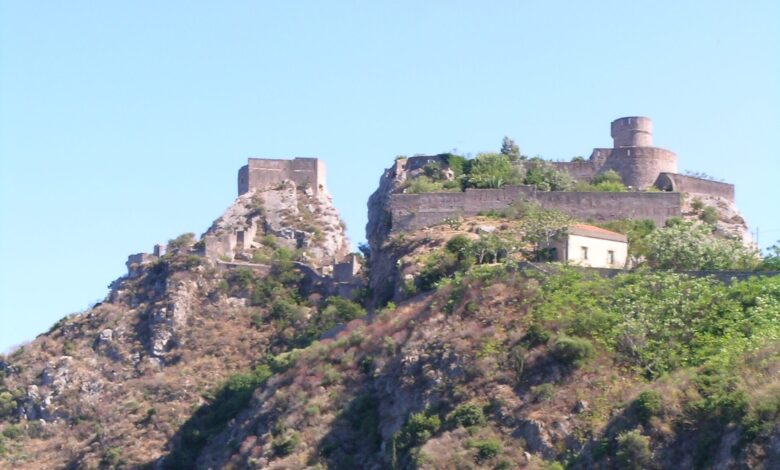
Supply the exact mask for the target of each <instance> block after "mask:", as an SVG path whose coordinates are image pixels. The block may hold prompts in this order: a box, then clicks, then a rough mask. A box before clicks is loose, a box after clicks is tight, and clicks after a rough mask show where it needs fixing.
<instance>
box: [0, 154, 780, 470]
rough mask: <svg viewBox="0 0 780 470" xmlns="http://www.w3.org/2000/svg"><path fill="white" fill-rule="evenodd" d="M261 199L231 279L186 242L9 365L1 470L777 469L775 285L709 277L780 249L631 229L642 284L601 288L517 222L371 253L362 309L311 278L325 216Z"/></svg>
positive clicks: (543, 229) (485, 220) (518, 212)
mask: <svg viewBox="0 0 780 470" xmlns="http://www.w3.org/2000/svg"><path fill="white" fill-rule="evenodd" d="M509 147H510V149H509V150H511V146H509ZM518 153H519V151H518ZM507 158H508V156H507ZM518 158H519V157H518ZM529 172H530V170H529ZM468 174H469V175H477V174H479V170H475V169H474V168H472V169H470V170H469V173H468ZM528 174H529V173H526V174H525V176H524V177H527V176H528ZM607 183H609V182H608V181H607ZM613 183H614V182H613ZM595 184H600V183H595ZM610 184H611V183H610ZM255 196H256V195H246V196H242V198H239V200H237V202H236V204H234V206H232V207H231V208H229V209H228V211H227V212H226V214H225V215H224V216H223V217H222V218H220V219H218V221H217V222H215V224H214V225H213V226H212V229H210V231H212V233H229V232H230V230H233V229H234V228H235V226H242V227H243V226H245V225H246V223H247V221H254V222H256V223H257V226H258V227H262V230H260V231H259V232H258V233H257V236H256V239H255V240H253V243H252V244H251V247H250V248H245V249H243V251H241V252H240V253H239V254H240V258H236V259H238V260H239V261H238V262H227V261H225V260H214V259H209V258H206V257H204V256H202V251H201V249H200V248H202V247H199V243H196V242H195V239H194V237H193V236H191V235H184V236H181V237H178V238H176V239H174V240H171V242H170V243H169V244H168V253H167V254H166V255H165V256H162V257H161V258H159V259H155V260H154V261H153V262H150V263H148V264H144V265H141V266H136V267H135V268H134V271H133V273H134V274H133V275H128V276H126V277H123V278H121V279H119V280H117V281H115V282H114V283H113V284H112V291H111V294H110V295H109V297H108V298H107V299H106V300H105V301H104V302H102V303H101V304H99V305H96V306H95V307H94V308H92V309H90V310H88V311H86V312H83V313H81V314H77V315H72V316H68V317H65V318H63V319H62V320H61V321H60V322H58V323H57V324H56V325H54V326H53V327H52V328H51V330H50V331H48V332H46V333H44V334H42V335H41V336H39V337H38V338H36V339H35V340H34V341H32V342H31V343H29V344H27V345H25V346H24V347H22V348H19V349H18V350H16V351H15V352H13V353H12V354H10V355H8V356H7V357H0V467H1V468H15V469H41V468H43V469H82V468H83V469H193V468H196V469H216V468H225V469H231V468H232V469H243V468H249V469H255V468H257V469H259V468H278V469H282V468H292V469H297V468H311V469H322V468H332V469H350V468H361V469H362V468H366V469H386V468H389V469H415V468H418V469H472V468H473V469H477V468H480V469H514V468H530V469H534V468H540V469H561V468H571V469H590V468H604V469H612V468H614V469H625V468H638V469H639V468H642V469H644V468H651V469H652V468H659V469H660V468H664V469H666V468H668V469H672V468H701V469H704V468H718V469H730V468H765V469H771V468H779V467H780V277H777V276H765V277H762V276H754V277H750V278H748V279H746V280H742V281H737V280H735V279H734V280H729V279H726V281H728V282H723V280H716V278H714V277H709V276H707V275H706V273H702V272H699V271H701V270H725V269H729V270H731V269H743V270H744V269H751V270H761V269H764V270H767V273H769V270H771V269H776V266H777V254H778V251H777V250H775V251H774V252H773V253H774V254H772V253H770V256H768V257H766V259H764V260H763V261H762V260H761V259H760V258H759V257H757V254H756V253H755V252H754V251H753V250H752V249H750V248H749V247H745V246H744V245H743V244H742V243H739V242H738V241H735V240H733V239H730V238H728V237H724V236H722V235H720V234H717V233H715V231H714V230H715V227H714V225H713V224H712V223H708V222H707V221H706V220H704V219H703V218H700V219H697V220H695V221H694V220H687V221H686V220H678V219H675V220H672V221H670V223H668V224H667V226H665V227H655V226H654V225H653V224H652V223H649V222H647V221H632V220H624V221H614V222H612V223H610V224H607V228H611V229H613V230H617V231H620V232H623V233H626V234H627V235H628V238H629V242H630V245H631V252H630V256H631V258H632V263H633V265H634V266H635V267H636V269H635V270H633V271H632V272H625V273H621V274H617V275H614V276H613V277H602V276H601V275H600V274H599V273H597V272H596V271H594V270H586V269H581V268H576V267H572V266H565V265H561V264H554V263H545V264H532V263H529V261H532V260H534V259H535V256H537V254H538V248H539V247H540V246H542V245H543V244H544V242H545V241H547V240H549V239H550V237H553V236H555V235H556V234H557V233H559V232H561V231H565V230H566V228H567V227H568V226H570V225H571V224H572V223H573V222H574V220H573V219H572V218H570V217H568V216H564V215H562V214H560V213H557V212H553V211H545V210H541V209H540V208H539V207H538V206H533V205H517V206H512V207H510V208H508V209H507V210H505V211H498V212H496V211H494V212H491V213H486V214H483V215H481V216H479V217H473V218H469V219H458V220H448V221H446V222H445V223H444V224H441V225H439V226H435V227H429V228H426V229H424V230H420V231H416V232H408V233H393V234H392V235H391V236H387V237H384V238H380V237H375V238H372V244H371V246H370V247H364V251H365V255H366V256H367V269H368V270H369V277H370V283H369V286H368V287H367V288H366V289H364V290H362V291H359V292H358V296H357V297H356V298H354V299H353V300H349V299H346V298H343V297H338V296H335V295H330V294H329V293H328V292H329V291H328V290H327V289H325V288H324V287H323V284H322V283H321V282H315V281H313V280H312V279H311V277H312V276H313V275H312V274H311V272H314V270H315V268H316V269H322V271H321V272H322V273H326V269H325V268H327V266H324V265H323V266H315V265H314V264H312V263H315V262H321V261H323V260H330V259H334V258H335V257H336V254H337V253H341V252H342V251H343V248H344V246H345V245H346V242H345V241H344V239H343V227H341V226H340V224H338V222H337V219H338V218H337V215H336V214H335V211H334V210H333V209H332V207H330V206H329V205H328V201H327V200H325V199H323V200H321V201H319V202H317V201H314V200H313V199H311V198H312V196H310V195H307V194H306V192H305V190H299V188H296V187H295V186H294V185H292V186H290V185H280V187H279V188H277V189H273V190H268V191H267V194H265V196H264V199H263V198H260V197H259V196H258V197H257V198H256V197H255ZM272 203H273V204H272ZM299 206H300V207H299ZM290 227H293V228H294V229H291V230H287V228H290ZM376 233H379V232H376ZM298 240H300V241H301V242H300V243H299V242H298ZM298 245H300V246H298ZM318 260H319V261H318ZM686 270H692V271H696V272H695V273H689V274H686V273H685V272H681V271H686ZM310 271H311V272H310ZM315 277H317V279H318V280H319V281H321V278H322V277H326V274H322V275H320V274H316V276H315Z"/></svg>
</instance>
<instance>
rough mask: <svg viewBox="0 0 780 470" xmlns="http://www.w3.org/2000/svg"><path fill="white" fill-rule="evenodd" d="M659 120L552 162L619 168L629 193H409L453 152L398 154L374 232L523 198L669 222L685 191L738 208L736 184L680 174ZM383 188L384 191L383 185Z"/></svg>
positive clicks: (634, 122)
mask: <svg viewBox="0 0 780 470" xmlns="http://www.w3.org/2000/svg"><path fill="white" fill-rule="evenodd" d="M652 129H653V128H652V121H651V120H650V119H649V118H646V117H638V116H637V117H635V116H631V117H623V118H619V119H616V120H615V121H613V122H612V125H611V131H612V132H611V134H612V139H613V142H614V144H613V147H612V148H596V149H594V150H593V152H592V154H591V156H590V158H589V159H587V160H585V159H583V160H581V161H576V160H575V161H571V162H551V163H552V164H553V165H555V166H556V167H557V168H559V169H562V170H565V171H567V172H568V173H569V174H570V175H571V176H572V178H574V179H575V180H577V181H590V180H591V179H593V178H594V177H595V176H597V175H599V174H602V173H604V172H606V171H608V170H614V171H616V172H617V173H618V174H619V175H620V176H621V178H622V180H623V182H624V183H625V184H626V186H627V187H628V188H629V191H627V192H581V191H539V190H537V189H536V188H535V187H533V186H524V185H521V186H506V187H503V188H500V189H474V188H468V189H466V190H465V191H462V192H432V193H423V194H404V193H402V192H401V191H399V188H400V187H402V185H401V184H400V183H402V182H403V181H405V180H406V179H407V178H410V177H414V175H415V174H416V173H419V172H420V171H422V169H423V167H425V166H426V165H428V164H430V163H438V164H440V165H442V166H446V161H447V160H446V159H447V157H446V155H434V156H414V157H410V158H401V159H398V160H396V162H395V164H394V165H393V166H392V167H391V168H389V169H387V170H386V171H385V174H384V175H383V181H382V182H380V191H384V193H383V194H377V193H375V194H374V196H372V199H373V202H372V201H369V207H370V209H369V212H371V211H372V209H371V207H372V206H373V210H375V209H376V208H377V207H376V206H377V205H382V206H383V207H384V210H385V211H386V215H385V216H384V217H383V218H382V220H378V219H375V220H373V221H372V220H369V224H368V231H369V237H372V236H374V237H376V236H380V237H381V236H382V234H385V233H387V232H388V231H398V230H416V229H419V228H422V227H426V226H431V225H434V224H437V223H440V222H442V221H444V220H446V219H448V218H453V217H460V216H473V215H477V214H479V213H480V212H486V211H490V210H500V209H504V208H506V207H509V206H510V205H512V204H515V203H517V202H520V201H536V202H538V203H539V204H540V205H541V206H542V207H543V208H546V209H556V210H560V211H562V212H565V213H567V214H569V215H571V216H574V217H577V218H579V219H584V220H593V221H600V222H603V221H609V220H617V219H626V218H631V219H650V220H653V221H654V222H655V223H656V224H657V225H662V224H663V223H664V222H665V221H666V220H668V219H669V218H672V217H680V216H681V215H682V213H683V208H684V205H685V200H684V197H683V196H685V197H688V198H691V199H692V198H695V197H699V198H703V199H707V200H718V201H721V202H722V203H723V204H726V205H729V206H733V203H734V186H733V185H731V184H727V183H722V182H718V181H712V180H707V179H702V178H696V177H692V176H686V175H681V174H678V173H677V155H675V154H674V152H671V151H669V150H666V149H662V148H658V147H654V146H653V137H652ZM382 187H384V188H385V189H384V190H382Z"/></svg>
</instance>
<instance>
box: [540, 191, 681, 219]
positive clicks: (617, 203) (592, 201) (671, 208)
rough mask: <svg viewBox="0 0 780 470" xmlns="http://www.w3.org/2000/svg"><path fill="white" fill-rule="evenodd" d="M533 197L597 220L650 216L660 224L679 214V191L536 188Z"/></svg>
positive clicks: (570, 213)
mask: <svg viewBox="0 0 780 470" xmlns="http://www.w3.org/2000/svg"><path fill="white" fill-rule="evenodd" d="M534 198H535V199H536V200H537V201H539V204H540V205H541V206H542V207H543V208H545V209H556V210H559V211H561V212H564V213H566V214H569V215H571V216H572V217H576V218H578V219H584V220H594V221H597V222H606V221H609V220H619V219H650V220H652V221H654V222H655V223H656V225H663V224H664V222H666V221H667V220H668V219H669V218H671V217H679V216H681V215H682V201H681V199H680V194H679V193H644V192H633V191H632V192H624V193H613V192H567V191H549V192H541V191H539V192H536V194H535V196H534Z"/></svg>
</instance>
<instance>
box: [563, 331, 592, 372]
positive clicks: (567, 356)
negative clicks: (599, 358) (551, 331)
mask: <svg viewBox="0 0 780 470" xmlns="http://www.w3.org/2000/svg"><path fill="white" fill-rule="evenodd" d="M553 354H554V355H555V357H556V358H557V359H558V360H559V361H561V362H563V363H564V364H567V365H570V366H575V367H579V366H581V365H583V364H585V363H586V362H587V361H588V360H589V359H590V358H592V357H593V356H595V355H596V350H595V348H594V347H593V343H591V342H590V341H589V340H587V339H585V338H578V337H576V336H559V337H558V339H557V340H556V341H555V345H554V346H553Z"/></svg>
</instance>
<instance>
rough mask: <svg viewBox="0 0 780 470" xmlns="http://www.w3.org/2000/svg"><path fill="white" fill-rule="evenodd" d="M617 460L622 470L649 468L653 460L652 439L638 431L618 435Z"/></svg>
mask: <svg viewBox="0 0 780 470" xmlns="http://www.w3.org/2000/svg"><path fill="white" fill-rule="evenodd" d="M615 460H616V462H617V464H618V466H619V468H621V469H626V470H643V469H646V468H648V467H649V466H650V464H651V463H652V460H653V453H652V451H651V450H650V439H649V438H648V437H647V436H643V435H642V434H641V433H640V432H639V431H636V430H634V431H626V432H624V433H622V434H620V435H618V437H617V451H616V452H615Z"/></svg>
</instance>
